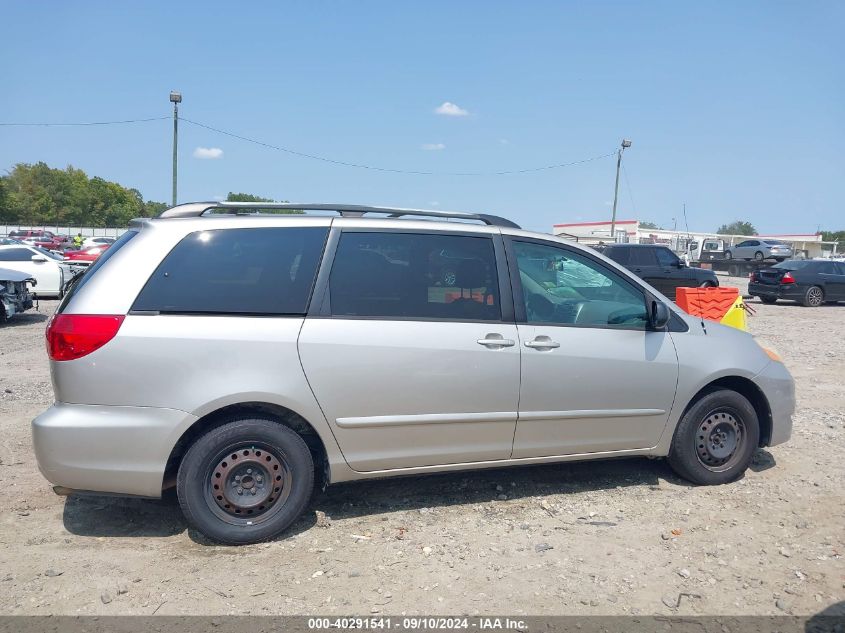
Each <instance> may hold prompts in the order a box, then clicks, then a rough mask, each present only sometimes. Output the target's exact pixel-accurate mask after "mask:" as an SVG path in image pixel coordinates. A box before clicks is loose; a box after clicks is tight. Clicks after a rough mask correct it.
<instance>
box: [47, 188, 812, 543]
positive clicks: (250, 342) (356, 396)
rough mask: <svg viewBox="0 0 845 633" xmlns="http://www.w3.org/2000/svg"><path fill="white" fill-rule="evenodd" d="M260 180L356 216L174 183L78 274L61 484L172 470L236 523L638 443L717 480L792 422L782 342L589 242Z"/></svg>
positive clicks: (275, 523)
mask: <svg viewBox="0 0 845 633" xmlns="http://www.w3.org/2000/svg"><path fill="white" fill-rule="evenodd" d="M250 206H251V207H254V206H256V205H253V204H252V203H250ZM258 206H262V207H265V208H267V209H271V210H288V209H297V210H303V211H306V212H307V211H309V210H314V211H321V212H324V211H327V210H333V211H335V212H339V213H340V214H341V216H340V217H328V216H327V215H325V213H323V214H322V215H320V214H308V213H303V214H302V215H285V214H250V215H249V216H241V215H223V214H214V213H211V212H212V211H213V210H216V209H222V210H228V211H231V210H238V209H240V208H243V207H239V206H238V205H237V204H236V203H235V204H233V203H225V202H221V203H195V204H186V205H180V206H177V207H174V208H173V209H170V210H168V211H165V212H164V213H163V214H162V215H161V216H160V217H159V218H156V219H149V220H136V221H134V222H133V224H132V226H131V228H130V230H129V231H128V232H127V233H125V234H124V235H123V236H121V237H120V239H118V240H117V241H116V242H115V244H114V245H113V246H112V247H111V248H109V249H108V250H107V251H106V252H105V253H104V254H103V256H102V257H100V258H99V259H98V260H97V261H96V262H95V263H94V264H93V265H92V266H91V268H89V269H88V271H87V272H86V273H85V274H84V275H83V276H82V277H81V278H80V279H79V281H78V282H77V283H75V284H74V285H73V286H72V287H71V288H70V289H69V291H68V293H67V296H66V297H65V299H64V301H63V302H62V303H61V304H60V306H59V308H58V309H57V311H56V314H55V315H54V316H53V318H52V319H51V320H50V324H49V326H48V327H47V332H46V337H47V346H48V354H49V356H50V369H51V374H52V384H53V389H54V391H55V403H54V404H53V406H51V407H50V408H49V409H48V410H47V411H45V412H44V413H42V414H41V415H40V416H38V417H37V418H36V419H35V420H34V421H33V424H32V434H33V446H34V448H35V454H36V457H37V460H38V465H39V467H40V469H41V472H42V473H43V474H44V476H45V477H46V478H47V479H48V480H49V481H51V482H52V483H53V484H54V485H55V486H57V489H56V491H57V492H58V493H59V494H73V493H74V492H76V491H86V490H87V491H97V492H101V493H102V492H107V493H117V494H129V495H140V496H147V497H160V496H161V494H162V490H163V489H165V488H167V487H169V486H171V485H173V484H174V483H175V486H176V493H177V497H178V499H179V503H180V506H181V508H182V511H183V513H184V515H185V517H186V519H187V521H188V523H189V524H190V525H191V526H192V527H193V528H195V529H197V530H198V531H200V532H202V533H203V534H205V535H207V536H209V537H210V538H212V539H214V540H216V541H220V542H223V543H231V544H243V543H254V542H257V541H262V540H266V539H270V538H273V537H275V536H276V535H278V534H279V533H280V532H282V531H283V530H285V529H286V528H287V527H288V526H289V525H291V523H293V522H294V521H295V520H296V519H297V517H298V516H299V515H300V513H301V512H302V511H303V510H304V509H305V508H306V507H307V504H308V503H309V502H310V500H311V498H312V493H313V491H314V489H315V487H319V486H322V485H324V484H329V483H335V482H342V481H350V480H356V479H368V478H374V477H379V478H382V477H391V476H404V475H412V474H423V473H431V472H443V471H456V470H470V469H473V468H490V467H496V466H517V465H520V466H521V465H526V464H542V463H552V462H562V461H572V460H583V459H597V458H611V457H623V456H624V457H631V456H635V455H639V456H650V457H667V458H668V462H669V464H670V465H671V467H672V468H673V469H674V470H675V471H676V472H677V473H678V474H680V475H681V476H682V477H685V478H686V479H688V480H690V481H692V482H695V483H698V484H705V485H715V484H725V483H728V482H731V481H735V480H736V479H737V478H739V477H741V476H742V474H743V472H744V471H745V470H746V469H747V468H748V466H749V464H750V463H751V459H752V456H753V454H754V452H755V451H756V450H757V448H758V447H761V446H770V445H775V444H780V443H782V442H785V441H787V440H788V439H789V436H790V433H791V429H792V419H791V416H792V414H793V411H794V404H795V403H794V385H793V381H792V378H791V376H790V375H789V372H788V371H787V370H786V368H785V366H784V365H783V363H782V362H781V361H780V359H779V357H778V356H777V355H776V354H775V353H774V352H771V351H767V350H765V349H764V348H762V347H760V345H758V344H757V342H756V341H755V340H754V338H753V337H751V335H749V334H748V333H746V332H741V331H739V330H736V329H734V328H731V327H726V326H723V325H720V324H718V323H708V324H707V326H706V328H702V326H701V320H700V319H697V318H693V317H691V316H689V315H686V314H684V313H683V311H681V310H680V309H679V308H678V306H676V305H674V304H672V303H671V302H670V301H667V300H666V299H665V298H664V297H662V296H660V295H659V294H658V293H656V292H655V291H654V289H653V288H651V287H650V286H648V285H646V284H645V283H643V281H642V280H641V279H639V278H637V277H636V276H634V275H633V274H632V273H630V272H629V271H627V270H626V269H624V268H622V267H621V266H619V265H618V264H616V263H614V262H613V261H612V260H610V259H607V258H606V257H602V256H601V255H600V254H598V253H596V252H595V251H593V250H592V249H589V248H586V247H584V246H582V245H579V244H577V243H575V242H568V241H566V240H563V239H560V238H558V237H555V236H551V235H548V234H543V233H530V232H528V231H523V230H520V229H519V227H518V226H517V225H515V224H514V223H513V222H510V221H508V220H506V219H504V218H499V217H495V216H489V215H480V214H467V213H463V214H459V213H445V212H442V211H439V212H438V211H411V210H408V209H385V208H372V207H361V206H357V205H348V206H346V205H341V206H338V205H328V204H326V205H308V204H291V205H287V204H270V203H268V204H262V205H258ZM206 212H209V213H208V214H206ZM343 214H350V215H351V214H354V217H348V216H347V217H344V216H343ZM385 215H386V216H388V217H384V216H385ZM361 216H366V217H361ZM372 216H377V217H372ZM397 216H398V217H397ZM405 216H417V217H418V218H419V217H424V218H428V221H420V220H419V219H417V220H416V221H414V220H413V219H410V218H406V219H399V218H405ZM444 216H445V218H444ZM444 219H447V220H448V219H459V220H461V221H460V222H448V221H444ZM446 254H448V255H446ZM444 259H448V260H454V262H449V263H456V264H457V266H456V268H455V271H454V278H452V277H451V276H450V278H449V279H448V280H447V283H448V284H449V285H444V280H443V264H444ZM221 364H225V365H227V366H232V367H234V368H236V371H221ZM599 470H600V469H599ZM358 492H359V493H360V492H363V491H358ZM717 494H722V495H731V494H736V491H734V492H733V493H732V492H731V491H725V492H721V493H717Z"/></svg>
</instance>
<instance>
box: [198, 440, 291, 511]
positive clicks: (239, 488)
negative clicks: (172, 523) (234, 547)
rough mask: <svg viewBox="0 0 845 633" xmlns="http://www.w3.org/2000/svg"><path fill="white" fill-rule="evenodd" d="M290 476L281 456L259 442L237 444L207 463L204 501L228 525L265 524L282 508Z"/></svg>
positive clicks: (285, 499)
mask: <svg viewBox="0 0 845 633" xmlns="http://www.w3.org/2000/svg"><path fill="white" fill-rule="evenodd" d="M292 482H293V476H292V473H291V469H290V465H289V464H288V462H287V460H286V459H285V456H284V453H282V452H281V451H280V450H278V449H277V448H273V447H270V446H268V445H266V444H264V443H261V442H239V443H237V444H233V445H230V446H228V447H226V449H224V450H221V451H220V452H218V453H217V454H216V455H215V456H214V458H213V459H211V460H209V462H208V469H207V471H206V476H205V486H204V492H205V499H206V503H207V504H208V507H209V508H210V509H211V511H212V512H213V513H214V514H215V515H216V516H217V517H218V518H219V519H221V520H223V521H224V522H226V523H229V524H230V525H243V526H248V525H254V524H259V523H263V522H265V521H267V520H268V519H270V518H271V517H273V516H274V515H276V514H278V512H279V511H280V510H281V509H282V508H283V507H284V505H285V502H286V501H287V499H288V497H289V496H290V493H291V484H292Z"/></svg>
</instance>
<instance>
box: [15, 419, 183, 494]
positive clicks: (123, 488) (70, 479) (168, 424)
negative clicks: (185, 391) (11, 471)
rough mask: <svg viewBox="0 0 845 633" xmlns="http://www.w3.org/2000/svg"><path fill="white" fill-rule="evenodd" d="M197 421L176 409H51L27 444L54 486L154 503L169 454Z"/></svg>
mask: <svg viewBox="0 0 845 633" xmlns="http://www.w3.org/2000/svg"><path fill="white" fill-rule="evenodd" d="M196 419H197V418H196V417H195V416H193V415H191V414H189V413H185V412H184V411H178V410H176V409H158V408H153V407H112V406H100V405H81V404H63V403H56V404H54V405H53V406H52V407H50V408H49V409H47V411H45V412H44V413H42V414H41V415H39V416H38V417H37V418H35V419H34V420H33V421H32V443H33V446H34V447H35V457H36V459H37V460H38V468H39V469H40V470H41V473H42V474H43V475H44V477H46V478H47V480H48V481H49V482H50V483H52V484H54V485H55V486H60V487H62V488H70V489H73V490H86V491H92V492H105V493H115V494H126V495H139V496H144V497H159V496H161V489H162V480H163V477H164V470H165V466H166V465H167V459H168V458H169V456H170V451H171V450H172V448H173V446H175V444H176V442H177V440H178V439H179V437H181V435H182V432H183V431H184V430H185V429H186V428H187V427H188V426H190V425H191V424H192V423H193V422H194V421H195V420H196Z"/></svg>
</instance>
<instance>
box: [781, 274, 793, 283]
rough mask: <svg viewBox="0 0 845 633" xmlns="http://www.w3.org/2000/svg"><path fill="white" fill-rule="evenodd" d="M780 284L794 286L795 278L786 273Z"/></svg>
mask: <svg viewBox="0 0 845 633" xmlns="http://www.w3.org/2000/svg"><path fill="white" fill-rule="evenodd" d="M780 283H782V284H794V283H795V277H793V276H792V273H789V272H788V273H786V274H785V275H784V276H783V277H781V280H780Z"/></svg>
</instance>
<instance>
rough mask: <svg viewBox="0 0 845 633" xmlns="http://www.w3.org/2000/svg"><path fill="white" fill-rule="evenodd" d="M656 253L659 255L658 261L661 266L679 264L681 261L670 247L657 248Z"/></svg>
mask: <svg viewBox="0 0 845 633" xmlns="http://www.w3.org/2000/svg"><path fill="white" fill-rule="evenodd" d="M654 254H655V255H657V261H658V262H659V263H660V265H661V266H677V265H678V262H679V261H680V260H679V259H678V256H677V255H675V253H673V252H672V251H670V250H669V249H668V248H655V249H654Z"/></svg>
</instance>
